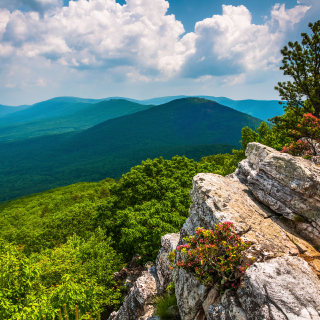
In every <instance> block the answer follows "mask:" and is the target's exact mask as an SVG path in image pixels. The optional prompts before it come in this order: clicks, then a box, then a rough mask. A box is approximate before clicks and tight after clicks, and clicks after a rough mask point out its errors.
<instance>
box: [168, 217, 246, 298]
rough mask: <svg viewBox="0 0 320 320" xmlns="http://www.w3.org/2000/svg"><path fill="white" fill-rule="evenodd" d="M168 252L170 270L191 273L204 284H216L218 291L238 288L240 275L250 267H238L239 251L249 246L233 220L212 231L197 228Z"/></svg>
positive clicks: (217, 226)
mask: <svg viewBox="0 0 320 320" xmlns="http://www.w3.org/2000/svg"><path fill="white" fill-rule="evenodd" d="M184 240H185V241H186V242H187V244H185V245H180V246H178V247H177V249H176V250H173V251H172V252H170V253H169V255H168V257H169V259H170V261H171V267H170V268H171V269H173V264H174V262H175V256H176V254H177V252H179V255H178V256H177V259H176V267H177V268H183V269H185V270H186V271H189V272H191V273H192V274H193V275H194V276H195V277H196V279H197V280H198V281H200V282H201V283H202V284H204V285H209V286H215V287H216V288H217V290H218V291H220V292H221V293H222V292H224V290H226V289H237V288H238V286H239V284H240V277H241V274H242V273H245V271H246V269H247V268H248V267H249V265H248V264H247V265H246V266H241V265H240V262H241V253H242V252H243V251H245V250H246V249H248V248H249V247H250V246H251V243H250V242H249V241H243V240H242V239H241V238H240V236H239V235H237V234H236V233H235V228H234V225H233V223H232V222H224V223H220V224H216V229H215V230H205V229H202V228H197V229H196V234H195V235H194V236H191V237H186V238H184Z"/></svg>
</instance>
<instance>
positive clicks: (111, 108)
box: [0, 99, 153, 141]
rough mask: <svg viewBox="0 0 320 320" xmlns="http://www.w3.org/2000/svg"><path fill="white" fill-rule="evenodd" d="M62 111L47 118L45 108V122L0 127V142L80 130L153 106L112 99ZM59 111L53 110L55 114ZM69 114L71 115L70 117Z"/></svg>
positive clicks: (73, 105) (68, 106)
mask: <svg viewBox="0 0 320 320" xmlns="http://www.w3.org/2000/svg"><path fill="white" fill-rule="evenodd" d="M65 107H66V108H65V109H64V112H66V113H67V114H66V115H65V114H63V115H62V116H55V117H52V114H51V116H49V115H48V113H46V112H45V110H46V109H47V108H48V107H47V106H46V107H45V108H44V110H43V116H46V118H45V119H42V120H38V121H29V122H26V123H18V124H12V125H4V126H0V141H13V140H21V139H27V138H31V137H37V136H43V135H47V134H55V133H64V132H70V131H79V130H84V129H88V128H90V127H92V126H94V125H96V124H98V123H101V122H104V121H106V120H109V119H113V118H117V117H121V116H124V115H128V114H132V113H135V112H138V111H142V110H146V109H149V108H151V107H153V106H151V105H141V104H138V103H134V102H130V101H127V100H123V99H116V100H108V101H101V102H98V103H86V104H84V103H82V102H81V103H76V104H73V103H72V104H71V103H68V104H67V105H65ZM30 111H31V110H30ZM30 111H29V112H30ZM62 111H63V110H55V114H59V113H61V112H62ZM71 111H72V113H70V112H71ZM32 112H33V111H32ZM20 116H22V115H20ZM20 116H19V117H20ZM15 119H17V118H15ZM0 122H1V118H0Z"/></svg>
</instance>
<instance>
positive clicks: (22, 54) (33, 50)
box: [0, 0, 313, 87]
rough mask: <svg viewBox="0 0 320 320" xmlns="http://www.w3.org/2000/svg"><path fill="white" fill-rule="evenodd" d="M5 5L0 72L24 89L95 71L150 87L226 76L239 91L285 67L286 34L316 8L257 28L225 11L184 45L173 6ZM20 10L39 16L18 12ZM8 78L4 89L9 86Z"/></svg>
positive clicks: (139, 2) (0, 15)
mask: <svg viewBox="0 0 320 320" xmlns="http://www.w3.org/2000/svg"><path fill="white" fill-rule="evenodd" d="M308 1H313V0H308ZM5 3H8V1H7V0H0V7H1V5H2V4H4V5H3V6H2V8H3V9H0V41H1V42H0V66H1V69H2V70H3V71H1V69H0V72H2V74H3V75H5V74H10V72H12V70H13V68H15V70H17V69H18V70H24V71H23V72H22V71H21V72H20V73H19V72H18V73H15V78H14V81H15V83H16V84H17V86H19V83H20V84H23V83H24V84H25V85H26V84H28V86H29V85H30V86H31V85H32V86H37V85H40V86H42V85H46V86H47V87H49V85H48V81H47V80H46V81H44V82H41V81H40V80H39V81H40V82H36V81H35V80H32V79H47V78H49V77H50V85H51V86H53V85H54V83H60V82H61V79H62V78H63V77H64V76H65V77H67V75H68V77H69V76H70V74H72V77H73V79H75V80H77V81H82V80H79V79H84V78H85V77H86V76H87V75H88V74H89V73H90V72H91V73H90V77H94V78H96V77H98V76H99V77H100V78H101V79H102V80H101V81H115V82H123V81H126V80H128V81H129V82H130V83H132V82H139V81H141V82H144V83H150V82H152V81H164V80H166V79H168V78H171V77H179V76H180V77H189V78H194V79H197V80H196V81H198V82H200V83H201V82H206V81H209V80H210V79H211V78H212V76H221V75H222V76H223V79H227V80H228V81H229V82H230V83H231V84H239V83H242V82H244V81H247V78H248V77H247V73H250V72H251V71H252V72H253V71H254V72H255V71H257V70H261V71H264V70H270V69H271V70H272V69H275V68H278V64H279V61H280V55H279V51H280V48H281V47H282V46H283V44H284V43H283V41H284V39H285V35H286V32H287V31H288V30H289V29H290V28H292V26H293V25H294V24H297V23H298V22H299V21H300V19H301V18H302V17H303V16H304V14H305V12H306V11H307V10H308V8H309V7H307V6H302V5H299V6H296V7H295V8H292V9H289V10H286V9H285V6H284V5H280V4H277V5H275V6H274V7H273V9H272V11H271V18H270V19H269V20H268V19H266V21H265V23H264V24H263V25H255V24H253V23H252V21H251V13H250V12H249V10H248V9H247V8H246V7H244V6H238V7H234V6H225V5H224V6H223V7H222V15H214V16H213V17H212V18H209V19H205V20H203V21H200V22H198V23H197V24H196V26H195V32H191V33H188V34H185V35H184V36H183V37H182V38H181V36H182V35H183V34H184V28H183V25H182V23H181V22H180V21H177V20H176V19H175V16H173V15H166V12H167V10H168V7H169V3H168V1H165V0H127V4H126V5H124V6H121V5H120V4H118V3H116V1H115V0H90V1H87V0H78V1H71V2H70V3H69V6H68V7H62V5H61V4H62V2H61V1H60V0H12V2H11V7H10V6H9V5H5ZM14 5H15V6H16V7H18V6H20V5H28V6H29V7H30V8H33V9H32V10H33V11H29V12H22V11H19V10H14V11H12V12H10V11H9V10H12V7H13V6H14ZM5 8H7V9H9V10H7V9H5ZM41 8H42V9H41ZM39 70H41V71H39ZM70 71H72V73H70ZM6 77H7V76H3V79H0V84H1V85H2V86H5V85H6V83H9V80H8V79H6ZM19 77H20V78H19ZM69 80H70V79H69ZM221 81H222V82H223V80H221Z"/></svg>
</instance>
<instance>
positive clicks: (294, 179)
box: [234, 142, 320, 246]
mask: <svg viewBox="0 0 320 320" xmlns="http://www.w3.org/2000/svg"><path fill="white" fill-rule="evenodd" d="M246 157H247V159H245V160H243V161H241V162H240V163H239V167H238V170H237V171H236V173H235V175H234V176H238V178H239V179H240V180H242V181H243V180H246V184H247V185H248V187H249V189H250V190H251V191H252V193H253V195H254V196H255V197H256V198H257V199H258V200H259V201H261V202H262V203H264V204H265V205H267V206H268V207H269V208H271V209H272V210H273V211H275V212H277V213H279V214H281V215H283V216H284V217H285V218H287V219H291V220H292V221H294V222H295V223H296V229H297V230H298V231H299V233H300V234H301V235H302V236H303V237H305V238H306V239H308V240H310V241H312V242H313V244H315V245H318V246H319V245H320V167H319V166H317V165H316V164H314V163H313V162H311V161H308V160H306V159H303V158H301V157H294V156H291V155H289V154H285V153H280V152H278V151H276V150H274V149H272V148H269V147H266V146H264V145H262V144H260V143H257V142H252V143H249V144H248V146H247V149H246Z"/></svg>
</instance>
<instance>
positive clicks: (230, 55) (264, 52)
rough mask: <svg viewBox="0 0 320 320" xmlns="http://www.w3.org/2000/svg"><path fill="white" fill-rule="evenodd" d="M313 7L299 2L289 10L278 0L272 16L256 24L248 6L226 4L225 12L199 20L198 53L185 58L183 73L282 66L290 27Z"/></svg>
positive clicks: (195, 74) (193, 74) (230, 72)
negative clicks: (281, 60)
mask: <svg viewBox="0 0 320 320" xmlns="http://www.w3.org/2000/svg"><path fill="white" fill-rule="evenodd" d="M309 8H310V7H307V6H296V7H294V8H292V9H289V10H286V9H285V5H284V4H282V5H280V4H276V5H275V6H274V7H273V9H272V11H271V19H270V20H268V21H266V22H265V24H264V25H255V24H253V23H252V22H251V20H252V17H251V13H250V12H249V10H248V9H247V8H246V7H245V6H243V5H241V6H238V7H234V6H226V5H223V6H222V15H214V16H213V17H212V18H208V19H205V20H203V21H200V22H197V24H196V26H195V36H194V39H195V45H194V46H195V54H194V55H192V56H191V57H189V59H187V61H186V62H185V65H184V67H185V68H184V69H183V71H182V74H183V75H184V76H186V77H194V78H197V77H201V76H203V75H215V76H221V75H222V76H223V75H233V74H242V73H244V72H250V71H251V70H257V69H259V70H261V71H263V70H264V71H265V70H267V69H270V68H274V67H275V66H278V63H279V61H280V55H279V51H280V48H281V46H282V44H283V40H284V38H285V34H286V31H287V30H288V29H290V28H292V27H293V25H294V24H295V23H297V22H299V21H300V19H301V18H302V17H303V16H304V14H305V13H306V11H307V10H308V9H309ZM240 79H243V77H240Z"/></svg>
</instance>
